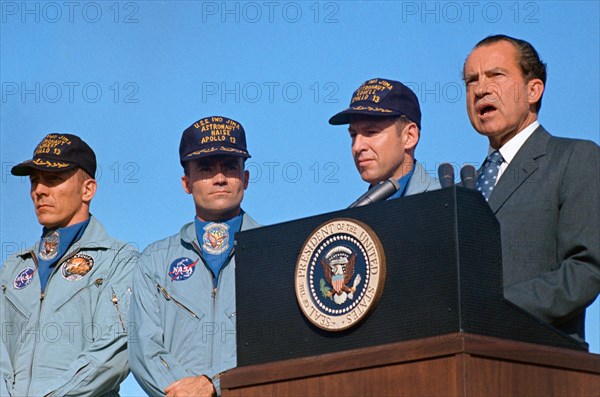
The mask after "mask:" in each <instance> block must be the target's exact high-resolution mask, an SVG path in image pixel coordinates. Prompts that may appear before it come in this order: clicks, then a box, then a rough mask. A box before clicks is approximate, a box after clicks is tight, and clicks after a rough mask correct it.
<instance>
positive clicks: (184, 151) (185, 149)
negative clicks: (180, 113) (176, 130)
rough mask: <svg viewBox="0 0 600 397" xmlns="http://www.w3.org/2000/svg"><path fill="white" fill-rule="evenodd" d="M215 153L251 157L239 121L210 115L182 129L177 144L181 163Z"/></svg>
mask: <svg viewBox="0 0 600 397" xmlns="http://www.w3.org/2000/svg"><path fill="white" fill-rule="evenodd" d="M215 155H230V156H239V157H243V158H249V157H251V156H250V153H248V149H247V148H246V133H245V132H244V127H242V125H241V124H240V123H238V122H237V121H235V120H232V119H228V118H227V117H222V116H210V117H205V118H203V119H201V120H198V121H196V122H195V123H194V124H192V125H191V126H189V127H188V128H186V129H185V131H183V135H182V136H181V143H180V144H179V161H180V162H181V165H183V163H185V162H187V161H190V160H195V159H199V158H202V157H207V156H215Z"/></svg>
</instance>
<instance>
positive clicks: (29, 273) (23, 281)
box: [13, 267, 35, 289]
mask: <svg viewBox="0 0 600 397" xmlns="http://www.w3.org/2000/svg"><path fill="white" fill-rule="evenodd" d="M34 273H35V270H34V269H33V268H31V267H26V268H25V269H23V270H21V271H20V272H19V274H17V276H16V277H15V279H14V280H13V287H15V289H23V288H25V287H27V286H28V285H29V284H31V280H33V274H34Z"/></svg>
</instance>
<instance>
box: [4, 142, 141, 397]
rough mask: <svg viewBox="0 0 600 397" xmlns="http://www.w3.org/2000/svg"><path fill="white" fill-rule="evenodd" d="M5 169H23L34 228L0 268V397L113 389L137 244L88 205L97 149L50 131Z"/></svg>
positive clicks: (123, 372)
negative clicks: (114, 231) (38, 231)
mask: <svg viewBox="0 0 600 397" xmlns="http://www.w3.org/2000/svg"><path fill="white" fill-rule="evenodd" d="M11 172H12V174H13V175H17V176H25V175H28V176H29V178H30V181H31V199H32V201H33V204H34V207H35V212H36V215H37V218H38V221H39V222H40V224H41V225H42V226H43V232H42V236H41V238H40V241H39V242H38V243H36V244H35V245H34V246H33V247H31V248H29V249H26V250H23V251H21V252H18V253H17V254H15V255H13V256H11V257H10V258H8V260H7V261H6V263H4V265H3V266H2V267H1V268H0V334H1V335H0V336H1V337H0V358H1V360H0V373H1V375H2V378H1V379H0V396H13V397H14V396H118V391H119V384H120V383H121V381H123V379H125V377H126V376H127V373H128V372H129V368H128V364H127V351H126V347H127V346H126V345H127V336H126V332H127V324H126V321H127V312H128V303H129V297H130V294H131V288H130V281H131V275H132V273H133V268H134V266H135V264H136V261H137V256H138V255H139V253H137V252H136V251H135V250H134V249H133V247H131V246H130V245H126V244H124V243H122V242H120V241H118V240H115V239H114V238H111V237H110V236H109V235H108V234H107V233H106V231H105V229H104V227H103V226H102V225H101V224H100V222H99V221H98V220H97V219H96V218H95V217H94V216H92V215H91V214H90V212H89V207H90V202H91V200H92V198H93V196H94V194H95V192H96V180H95V179H94V178H95V172H96V156H95V154H94V152H93V150H92V149H91V148H90V147H89V146H88V145H87V144H86V143H85V142H84V141H83V140H81V139H80V138H79V137H77V136H75V135H71V134H49V135H47V136H46V137H45V138H44V139H43V140H42V142H41V143H40V144H39V145H38V146H37V147H36V149H35V152H34V156H33V159H31V160H28V161H25V162H23V163H21V164H18V165H16V166H14V167H13V168H12V170H11Z"/></svg>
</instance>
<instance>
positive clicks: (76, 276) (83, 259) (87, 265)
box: [60, 254, 94, 281]
mask: <svg viewBox="0 0 600 397" xmlns="http://www.w3.org/2000/svg"><path fill="white" fill-rule="evenodd" d="M93 267H94V258H92V257H91V256H89V255H85V254H77V255H75V256H73V257H72V258H70V259H69V260H67V261H66V262H65V263H63V265H62V267H61V269H60V270H61V273H62V276H63V278H64V279H65V280H69V281H79V280H81V279H82V278H83V277H84V276H85V275H86V274H88V273H89V272H90V270H92V268H93Z"/></svg>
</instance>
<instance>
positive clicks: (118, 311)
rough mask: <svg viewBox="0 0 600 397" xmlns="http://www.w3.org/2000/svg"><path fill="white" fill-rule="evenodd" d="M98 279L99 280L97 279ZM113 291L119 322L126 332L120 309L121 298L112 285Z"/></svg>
mask: <svg viewBox="0 0 600 397" xmlns="http://www.w3.org/2000/svg"><path fill="white" fill-rule="evenodd" d="M96 281H98V280H96ZM110 289H111V291H112V297H111V300H112V303H113V305H115V309H117V315H118V316H119V322H120V323H121V327H122V328H123V332H125V323H124V322H123V317H121V311H120V310H119V298H118V297H117V294H116V293H115V289H114V288H113V287H110Z"/></svg>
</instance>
